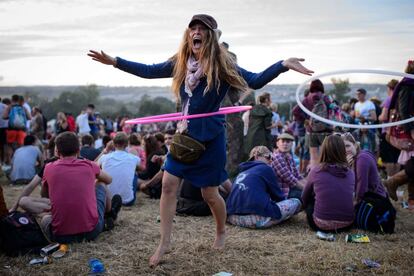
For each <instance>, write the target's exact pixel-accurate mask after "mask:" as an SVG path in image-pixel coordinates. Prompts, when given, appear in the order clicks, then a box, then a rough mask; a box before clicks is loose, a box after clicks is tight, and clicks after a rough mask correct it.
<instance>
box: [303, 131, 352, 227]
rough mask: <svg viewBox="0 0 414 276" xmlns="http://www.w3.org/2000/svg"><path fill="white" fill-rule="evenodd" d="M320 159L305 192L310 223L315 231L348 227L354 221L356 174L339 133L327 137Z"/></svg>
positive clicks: (305, 207)
mask: <svg viewBox="0 0 414 276" xmlns="http://www.w3.org/2000/svg"><path fill="white" fill-rule="evenodd" d="M319 161H320V162H319V164H318V165H316V166H315V167H313V168H312V169H311V171H310V172H309V175H308V178H307V183H306V185H305V187H304V189H303V194H302V202H303V207H304V209H305V211H306V216H307V219H308V223H309V226H310V227H311V228H312V229H313V230H314V231H325V232H330V231H333V232H339V231H344V230H348V229H350V228H351V227H352V224H353V222H354V205H353V201H352V197H353V192H354V186H355V175H354V172H353V171H352V170H351V169H350V168H349V166H348V163H347V160H346V153H345V144H344V142H343V141H342V139H341V138H340V137H339V136H336V135H331V136H327V137H326V138H325V140H324V141H323V143H322V147H321V153H320V159H319Z"/></svg>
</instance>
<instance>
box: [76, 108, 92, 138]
mask: <svg viewBox="0 0 414 276" xmlns="http://www.w3.org/2000/svg"><path fill="white" fill-rule="evenodd" d="M76 125H77V126H78V127H79V134H88V133H89V132H90V131H91V128H90V127H89V121H88V113H84V114H79V115H78V117H76Z"/></svg>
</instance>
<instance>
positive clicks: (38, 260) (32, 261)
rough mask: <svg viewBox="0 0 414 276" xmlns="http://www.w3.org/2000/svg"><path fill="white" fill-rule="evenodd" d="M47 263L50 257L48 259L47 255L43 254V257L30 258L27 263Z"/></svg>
mask: <svg viewBox="0 0 414 276" xmlns="http://www.w3.org/2000/svg"><path fill="white" fill-rule="evenodd" d="M48 263H50V259H49V258H48V257H47V256H45V257H43V258H35V259H32V260H31V261H30V262H29V264H30V265H36V264H48Z"/></svg>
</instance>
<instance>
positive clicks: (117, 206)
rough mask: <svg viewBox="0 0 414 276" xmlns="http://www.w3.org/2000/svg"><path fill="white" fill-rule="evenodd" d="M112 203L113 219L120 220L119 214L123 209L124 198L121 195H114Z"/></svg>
mask: <svg viewBox="0 0 414 276" xmlns="http://www.w3.org/2000/svg"><path fill="white" fill-rule="evenodd" d="M111 202H112V209H111V217H112V218H113V220H116V219H117V218H118V213H119V211H120V210H121V207H122V198H121V196H120V195H114V196H113V197H112V201H111Z"/></svg>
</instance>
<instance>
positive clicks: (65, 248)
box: [52, 244, 69, 259]
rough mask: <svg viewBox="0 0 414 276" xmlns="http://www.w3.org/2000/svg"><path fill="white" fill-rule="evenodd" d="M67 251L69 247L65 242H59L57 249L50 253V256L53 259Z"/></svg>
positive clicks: (60, 256)
mask: <svg viewBox="0 0 414 276" xmlns="http://www.w3.org/2000/svg"><path fill="white" fill-rule="evenodd" d="M68 251H69V247H68V245H67V244H61V245H60V246H59V249H58V250H57V251H55V252H53V253H52V257H53V258H55V259H59V258H62V257H63V256H65V255H66V253H67V252H68Z"/></svg>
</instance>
